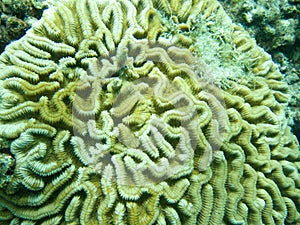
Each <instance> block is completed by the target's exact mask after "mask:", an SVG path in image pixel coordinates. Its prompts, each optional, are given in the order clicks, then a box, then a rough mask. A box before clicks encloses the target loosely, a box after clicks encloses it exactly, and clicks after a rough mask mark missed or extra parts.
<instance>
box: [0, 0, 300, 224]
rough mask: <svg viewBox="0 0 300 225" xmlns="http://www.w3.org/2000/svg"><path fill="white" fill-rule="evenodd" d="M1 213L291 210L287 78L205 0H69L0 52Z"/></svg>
mask: <svg viewBox="0 0 300 225" xmlns="http://www.w3.org/2000/svg"><path fill="white" fill-rule="evenodd" d="M0 77H1V81H0V93H1V94H0V109H1V111H0V137H1V139H0V143H1V149H0V153H1V155H0V160H1V170H0V179H1V180H0V221H1V222H0V223H1V224H51V225H54V224H74V225H75V224H87V225H91V224H134V225H136V224H145V225H146V224H160V225H162V224H187V225H193V224H211V225H218V224H254V225H257V224H300V214H299V213H300V212H299V211H300V210H299V207H300V177H299V170H300V155H299V149H298V147H299V146H298V143H297V141H296V139H295V137H294V136H293V135H292V134H291V132H290V130H289V127H288V126H287V119H286V118H285V115H284V107H285V105H286V103H287V101H288V94H287V85H286V84H285V83H284V82H282V81H281V79H282V75H281V74H280V73H279V72H278V70H277V68H276V66H275V65H274V64H273V62H272V61H271V59H270V56H269V55H268V54H267V53H265V52H264V51H263V50H262V49H261V48H259V47H258V46H256V44H255V41H254V40H253V39H251V38H250V37H249V35H248V34H247V33H246V32H245V31H244V30H243V29H242V28H241V27H239V26H237V25H234V24H232V23H231V21H230V19H229V18H228V16H227V15H226V14H225V12H224V11H223V9H222V8H221V6H220V5H219V3H218V2H217V1H214V0H195V1H192V0H186V1H181V0H174V1H172V0H171V1H166V0H152V1H150V0H131V1H129V0H113V1H112V0H109V1H108V0H76V1H75V0H70V1H65V2H63V3H58V4H57V5H56V6H55V7H54V8H50V9H48V10H47V11H45V13H44V15H43V17H42V19H41V20H40V21H38V22H37V23H35V24H34V25H33V27H32V29H31V30H29V31H28V32H27V34H26V35H25V36H24V37H23V38H21V39H20V40H19V41H16V42H14V43H12V44H11V45H10V46H8V47H7V48H6V50H5V52H4V53H3V54H2V55H1V56H0Z"/></svg>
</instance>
